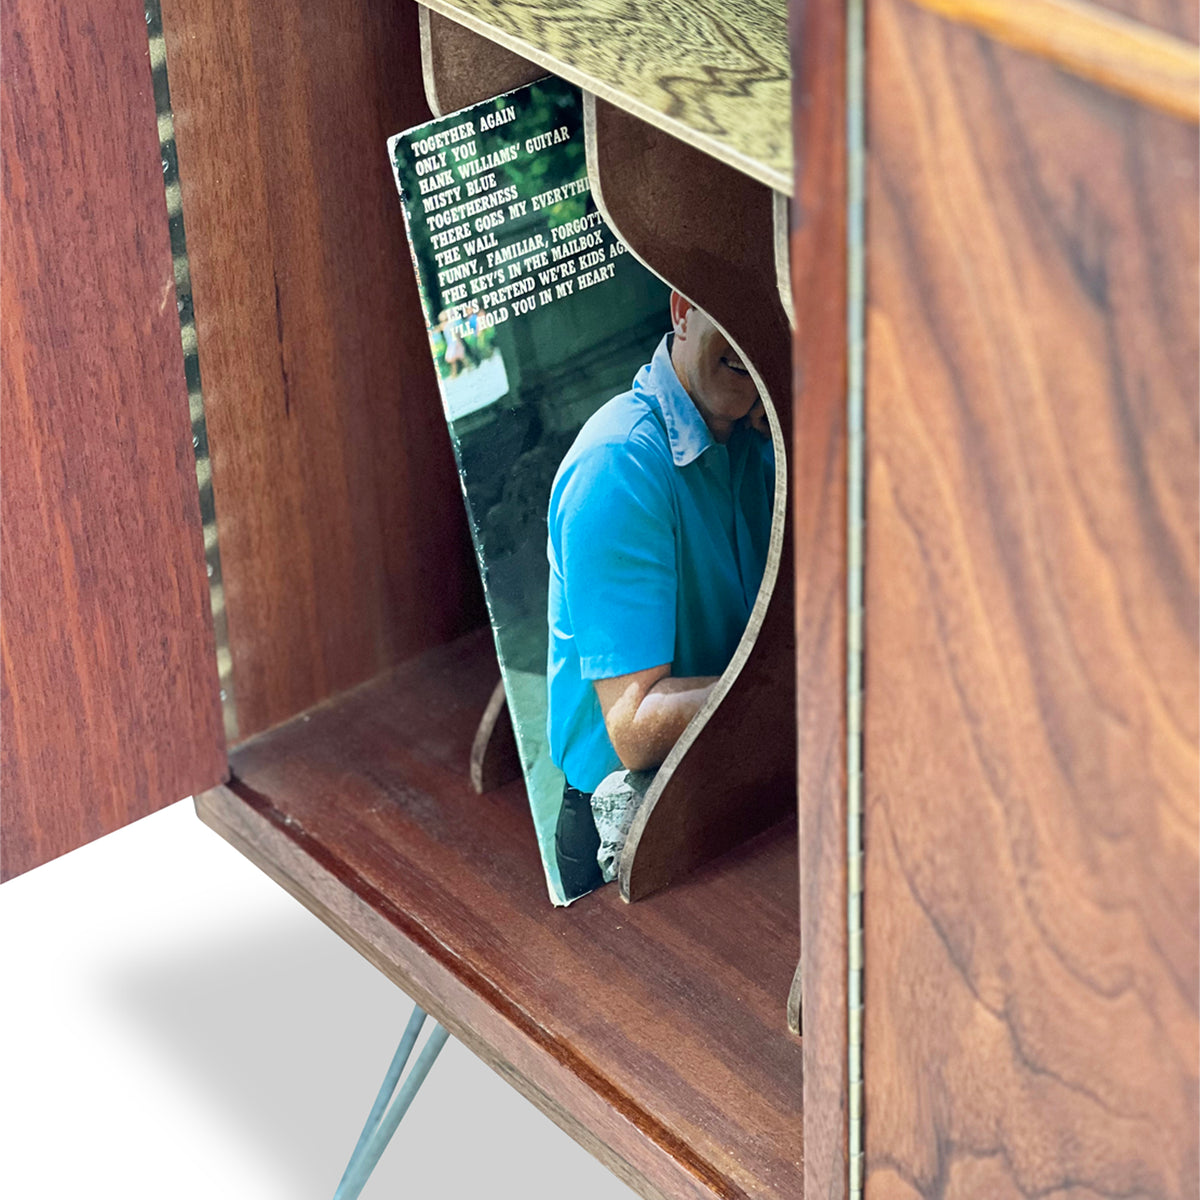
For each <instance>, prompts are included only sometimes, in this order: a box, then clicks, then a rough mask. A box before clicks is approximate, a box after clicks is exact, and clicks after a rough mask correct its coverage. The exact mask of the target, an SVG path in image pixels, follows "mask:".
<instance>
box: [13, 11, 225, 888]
mask: <svg viewBox="0 0 1200 1200" xmlns="http://www.w3.org/2000/svg"><path fill="white" fill-rule="evenodd" d="M2 7H3V35H2V42H3V58H4V85H3V116H2V118H0V120H2V126H0V128H2V131H3V132H2V138H3V161H4V172H3V207H2V210H0V211H2V216H0V225H2V230H0V257H2V265H0V279H2V298H0V309H2V315H0V327H2V334H3V347H2V367H0V387H2V408H0V436H2V439H3V448H4V449H3V453H4V458H3V484H2V487H0V515H2V520H3V546H2V551H0V591H2V594H3V619H2V632H0V649H2V664H3V669H2V678H0V685H2V709H0V719H2V721H3V745H2V754H0V788H2V802H3V807H2V810H0V813H2V818H0V839H2V840H0V878H5V879H6V878H10V877H12V876H14V875H17V874H20V873H21V872H23V871H27V870H29V869H30V868H31V867H34V866H37V865H38V864H40V863H43V862H46V861H47V860H49V859H51V858H54V857H55V856H57V855H59V854H62V853H64V852H66V851H68V850H71V849H73V848H74V847H76V846H79V845H82V844H83V843H85V842H88V841H90V840H91V839H93V838H96V837H99V836H100V835H102V834H104V833H108V832H110V831H112V830H114V829H117V828H119V827H120V826H122V825H125V824H127V823H128V822H129V821H132V820H134V819H135V818H137V817H140V816H144V815H145V814H147V813H149V812H152V811H153V810H155V809H157V808H160V807H162V806H163V805H166V804H169V803H171V802H173V801H175V800H179V799H181V798H182V797H184V796H186V795H188V794H190V793H192V792H196V791H200V790H202V789H204V788H206V787H209V786H211V785H213V784H214V783H216V782H218V781H219V780H221V779H222V778H224V777H225V775H226V773H227V772H226V758H225V740H224V734H223V732H222V722H221V710H220V700H219V694H218V682H217V669H216V659H215V655H214V647H213V628H212V612H211V608H210V603H209V589H208V583H207V575H206V570H205V560H204V543H203V538H202V535H201V523H200V506H199V499H198V491H197V481H196V461H195V456H194V452H193V448H192V440H191V438H192V435H191V430H190V428H189V418H188V402H187V387H186V384H185V381H184V373H183V358H182V352H181V347H180V324H179V316H178V313H177V311H176V295H175V277H174V273H173V265H172V256H171V246H170V239H169V234H168V228H167V214H166V211H165V204H166V201H165V198H164V191H163V179H162V172H161V169H160V157H159V146H158V136H157V133H156V125H155V111H154V96H153V90H152V86H151V72H150V61H149V53H148V45H147V37H146V27H145V24H144V23H143V19H142V12H141V8H140V6H139V5H129V4H118V3H115V0H85V2H80V3H73V4H71V5H69V6H68V5H66V4H50V5H22V4H16V3H11V2H9V0H4V3H3V6H2Z"/></svg>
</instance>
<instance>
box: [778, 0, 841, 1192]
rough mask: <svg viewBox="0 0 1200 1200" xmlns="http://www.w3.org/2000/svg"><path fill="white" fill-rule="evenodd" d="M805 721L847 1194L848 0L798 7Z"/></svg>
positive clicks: (797, 509) (816, 1123)
mask: <svg viewBox="0 0 1200 1200" xmlns="http://www.w3.org/2000/svg"><path fill="white" fill-rule="evenodd" d="M791 41H792V67H793V71H794V72H795V79H794V84H793V111H792V120H793V136H794V138H795V144H796V190H795V199H794V201H793V206H792V239H791V257H792V291H793V305H794V309H795V313H796V334H795V343H794V356H793V379H794V387H795V406H794V408H795V412H794V421H795V431H794V452H793V455H792V478H793V496H794V500H793V509H792V511H793V516H794V526H793V528H794V535H793V536H794V544H795V556H796V727H797V736H798V769H799V807H800V942H801V960H800V961H801V986H800V993H801V999H802V1007H803V1014H802V1016H803V1029H804V1191H805V1194H806V1195H808V1196H811V1197H820V1198H822V1200H836V1198H838V1197H841V1196H844V1195H845V1192H846V1170H847V1163H846V1032H847V1030H846V770H845V763H846V719H845V717H846V620H845V615H846V422H845V412H846V163H845V146H846V135H845V87H846V80H845V25H844V5H843V4H840V3H838V4H827V3H822V2H818V0H793V3H792V6H791Z"/></svg>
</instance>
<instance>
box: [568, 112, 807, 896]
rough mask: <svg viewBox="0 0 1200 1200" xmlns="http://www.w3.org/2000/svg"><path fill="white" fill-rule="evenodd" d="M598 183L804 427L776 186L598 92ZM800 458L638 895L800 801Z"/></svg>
mask: <svg viewBox="0 0 1200 1200" xmlns="http://www.w3.org/2000/svg"><path fill="white" fill-rule="evenodd" d="M585 124H586V128H587V138H588V170H589V172H590V174H591V178H592V193H593V196H594V197H595V199H596V202H597V204H599V206H600V208H601V209H602V211H603V212H604V215H605V217H606V218H607V220H608V221H609V223H610V224H611V225H612V226H613V228H614V229H615V230H616V231H617V232H618V234H619V235H620V237H621V238H622V239H623V240H624V242H625V244H626V245H627V246H628V247H629V249H630V250H631V251H632V252H633V253H634V254H635V255H636V256H637V257H638V258H640V259H641V260H642V261H643V262H644V263H646V264H647V265H648V266H649V267H651V269H652V270H654V271H655V272H657V273H658V274H659V275H660V276H662V277H663V278H664V279H666V280H668V281H669V282H670V283H671V284H672V286H674V287H676V288H678V289H679V290H680V291H681V292H683V293H684V294H685V295H687V296H688V297H689V298H691V299H693V300H694V301H695V303H697V304H698V305H699V306H700V307H702V308H703V309H704V310H705V311H706V312H708V313H709V315H710V316H712V318H713V319H714V320H715V321H716V322H717V323H718V324H719V325H721V326H722V328H723V329H724V330H725V332H726V334H727V336H729V338H730V340H731V341H732V342H734V343H735V344H736V345H737V346H738V348H739V350H740V351H741V353H742V355H743V357H744V358H745V360H746V361H747V362H748V363H749V364H750V365H751V368H752V370H753V371H754V373H755V374H756V376H757V377H758V381H759V390H760V392H762V393H763V395H764V396H765V397H769V399H768V408H769V409H770V410H772V412H773V420H772V426H773V430H774V435H775V444H776V457H777V462H779V463H780V464H785V463H786V461H787V458H786V452H785V450H784V446H785V445H786V444H787V443H788V442H789V441H790V438H791V378H792V374H791V334H790V330H789V326H788V319H787V315H786V314H785V312H784V309H783V304H782V301H781V298H780V295H779V289H778V288H777V287H776V286H773V282H774V281H775V280H776V279H777V278H778V276H777V270H776V261H775V245H776V239H775V211H776V207H775V200H774V194H773V193H772V191H771V189H769V188H767V187H765V186H764V185H762V184H761V183H757V182H755V181H754V180H752V179H750V178H749V177H748V176H746V175H743V174H741V173H740V172H738V171H735V170H733V169H732V168H731V167H727V166H725V165H724V164H722V163H719V162H715V161H714V160H713V159H711V158H710V157H708V156H707V155H706V154H704V153H702V152H701V151H699V150H696V149H694V148H692V147H690V146H686V145H684V144H683V143H681V142H679V141H677V140H676V139H675V138H673V137H671V135H670V134H667V133H664V132H663V131H661V130H659V129H656V128H654V127H653V126H651V125H648V124H646V123H645V122H644V121H641V120H639V119H638V118H637V117H634V116H631V115H630V114H628V113H626V112H623V111H622V110H620V109H618V108H615V107H613V106H612V105H610V104H608V103H607V102H605V101H603V100H599V99H597V98H595V97H591V96H587V97H586V98H585ZM785 481H786V469H784V470H782V471H780V473H779V486H778V489H777V496H776V521H775V529H774V531H773V537H772V547H771V554H770V557H769V560H768V565H767V573H766V576H765V577H764V580H763V590H762V592H761V593H760V595H759V600H758V604H757V605H756V606H755V609H754V612H753V613H752V614H751V618H750V624H749V626H748V628H747V630H746V633H745V635H744V636H743V638H742V642H741V644H740V645H739V647H738V651H737V653H736V654H735V656H734V661H733V662H732V663H731V664H730V667H729V669H728V670H727V671H726V672H725V674H724V675H723V676H722V679H721V682H720V683H719V684H718V685H717V688H716V689H714V692H713V695H712V697H711V699H710V703H709V705H706V707H705V708H704V709H703V710H701V712H700V714H698V716H697V718H696V720H695V721H694V722H693V723H692V726H691V727H690V728H689V729H688V731H687V732H686V733H685V734H684V737H683V738H682V739H681V741H680V742H679V744H678V745H677V746H676V747H675V749H674V750H673V751H672V753H671V755H670V756H669V757H668V759H667V761H666V762H665V763H664V764H663V766H662V768H661V769H660V770H659V773H658V776H657V778H656V779H655V782H654V785H653V786H652V788H651V790H650V791H649V792H648V793H647V795H646V799H645V802H644V803H643V805H642V808H641V811H640V812H639V813H638V815H637V817H636V818H635V820H634V823H633V827H632V828H631V830H630V834H629V840H628V841H627V842H626V846H625V852H624V854H623V855H622V859H621V875H620V879H621V894H622V896H623V897H624V898H625V899H626V900H637V899H640V898H641V897H643V896H646V895H649V894H650V893H651V892H654V891H657V890H658V889H659V888H662V887H664V886H666V885H667V884H668V883H670V882H671V881H672V880H674V879H677V878H679V877H680V876H681V875H684V874H686V873H687V872H688V871H690V870H692V869H693V868H694V867H697V866H699V865H700V864H701V863H703V862H706V861H708V860H709V859H711V858H715V857H716V856H717V855H719V854H723V853H724V852H725V851H727V850H729V849H730V848H731V847H732V846H735V845H737V844H738V843H739V842H742V841H745V840H746V839H748V838H750V837H753V836H754V835H755V834H756V833H759V832H761V831H762V830H763V829H766V828H767V827H769V826H770V825H773V824H775V823H777V822H778V821H781V820H783V819H784V818H786V817H789V816H791V815H793V814H794V812H795V795H796V793H795V771H796V729H795V667H794V663H795V645H794V628H793V619H792V600H793V581H792V553H791V531H790V523H789V522H788V521H787V520H786V517H785V515H784V514H785V511H786V486H785Z"/></svg>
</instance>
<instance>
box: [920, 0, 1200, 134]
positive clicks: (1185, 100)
mask: <svg viewBox="0 0 1200 1200" xmlns="http://www.w3.org/2000/svg"><path fill="white" fill-rule="evenodd" d="M910 3H912V4H916V5H917V6H918V7H920V8H925V9H928V10H929V11H930V12H935V13H938V14H939V15H940V16H943V17H945V18H947V19H948V20H951V21H955V22H957V23H959V24H962V25H970V26H973V27H974V28H976V29H978V30H980V31H981V32H983V33H986V34H987V35H988V36H989V37H993V38H995V39H996V40H997V41H999V42H1005V43H1007V44H1008V45H1010V46H1015V47H1016V48H1017V49H1018V50H1025V51H1027V52H1028V53H1030V54H1036V55H1039V56H1040V57H1042V58H1046V59H1049V60H1050V61H1051V62H1053V63H1056V64H1057V65H1058V66H1060V67H1062V68H1063V70H1065V71H1070V72H1071V73H1072V74H1073V75H1078V76H1080V77H1081V78H1083V79H1088V80H1090V81H1091V82H1093V83H1097V84H1099V85H1100V86H1101V87H1106V88H1110V89H1111V90H1112V91H1115V92H1120V93H1122V94H1123V95H1126V96H1129V97H1130V98H1131V99H1134V100H1138V101H1140V102H1142V103H1143V104H1148V105H1151V106H1152V107H1154V108H1158V109H1161V110H1162V111H1163V112H1167V113H1170V114H1171V115H1172V116H1176V117H1180V118H1182V119H1183V120H1185V121H1190V122H1191V123H1192V124H1193V125H1194V124H1197V123H1200V47H1197V46H1194V45H1192V44H1191V43H1190V42H1186V41H1184V40H1183V39H1182V38H1178V37H1175V36H1174V35H1173V34H1169V33H1163V32H1162V31H1161V30H1158V29H1152V28H1151V27H1150V26H1148V25H1143V24H1142V23H1141V22H1139V21H1132V20H1130V19H1129V18H1128V17H1123V16H1120V15H1119V14H1117V13H1113V12H1109V11H1108V10H1107V9H1103V8H1098V7H1097V6H1096V5H1094V4H1087V3H1081V2H1080V0H910Z"/></svg>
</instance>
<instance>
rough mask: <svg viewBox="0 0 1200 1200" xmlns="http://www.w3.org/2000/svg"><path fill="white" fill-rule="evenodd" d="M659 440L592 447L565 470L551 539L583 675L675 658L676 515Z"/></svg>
mask: <svg viewBox="0 0 1200 1200" xmlns="http://www.w3.org/2000/svg"><path fill="white" fill-rule="evenodd" d="M656 460H657V455H656V453H655V451H654V448H653V447H648V446H645V445H642V444H639V443H638V442H637V441H635V440H631V441H630V442H628V443H623V444H617V445H607V444H599V445H594V446H591V447H588V449H587V450H586V451H584V453H582V454H581V455H580V456H579V457H578V458H577V459H575V460H574V461H573V462H572V463H571V464H570V465H569V466H568V467H567V468H566V469H565V470H564V471H563V473H562V475H561V476H560V477H559V479H558V481H557V483H556V487H555V489H554V493H553V495H552V497H551V509H550V536H551V539H552V541H553V542H554V543H555V549H556V550H557V553H558V562H559V564H560V569H561V572H562V588H563V596H564V599H565V601H566V607H567V612H568V616H569V619H570V624H571V631H572V634H573V636H574V638H575V648H576V651H577V652H578V654H579V660H580V672H581V674H582V676H583V678H584V679H591V680H595V679H611V678H613V677H614V676H617V675H628V674H631V673H632V672H634V671H644V670H647V669H648V668H650V667H657V666H661V665H662V664H664V663H670V662H671V661H672V659H673V658H674V657H675V600H676V589H677V586H678V580H677V572H676V564H675V520H676V518H675V512H674V502H673V499H672V495H671V488H670V483H669V480H667V479H664V478H663V475H664V470H663V464H662V463H660V462H658V461H656Z"/></svg>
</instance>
